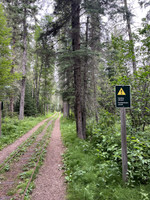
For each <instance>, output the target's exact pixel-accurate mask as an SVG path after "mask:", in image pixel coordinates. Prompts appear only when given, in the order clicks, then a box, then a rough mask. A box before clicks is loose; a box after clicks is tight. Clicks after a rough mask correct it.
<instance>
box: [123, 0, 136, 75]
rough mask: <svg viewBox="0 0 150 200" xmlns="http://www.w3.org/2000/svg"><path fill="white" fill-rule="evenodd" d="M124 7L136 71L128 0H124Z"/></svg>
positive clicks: (134, 70) (134, 69) (134, 64)
mask: <svg viewBox="0 0 150 200" xmlns="http://www.w3.org/2000/svg"><path fill="white" fill-rule="evenodd" d="M124 7H125V12H126V21H127V27H128V35H129V41H130V48H131V52H132V66H133V72H136V60H135V51H134V43H133V37H132V31H131V24H130V14H129V10H128V5H127V0H124Z"/></svg>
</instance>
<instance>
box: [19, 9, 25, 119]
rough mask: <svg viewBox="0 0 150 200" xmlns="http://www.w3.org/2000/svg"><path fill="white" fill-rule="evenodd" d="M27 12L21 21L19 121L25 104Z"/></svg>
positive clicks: (22, 116) (22, 115)
mask: <svg viewBox="0 0 150 200" xmlns="http://www.w3.org/2000/svg"><path fill="white" fill-rule="evenodd" d="M26 15H27V10H26V8H24V19H23V60H22V81H21V83H22V84H21V97H20V112H19V119H20V120H22V119H23V118H24V104H25V102H24V101H25V85H26V64H27V22H26V17H27V16H26Z"/></svg>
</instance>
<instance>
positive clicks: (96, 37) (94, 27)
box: [91, 13, 100, 122]
mask: <svg viewBox="0 0 150 200" xmlns="http://www.w3.org/2000/svg"><path fill="white" fill-rule="evenodd" d="M99 26H100V21H99V15H98V14H97V13H95V14H93V15H92V16H91V38H92V41H91V50H92V51H93V52H97V51H99V46H98V45H99V43H100V29H99ZM97 68H98V58H97V55H94V56H93V58H92V69H91V70H92V83H93V107H94V113H95V119H96V122H98V105H97V91H96V86H97V80H96V76H95V74H96V72H97Z"/></svg>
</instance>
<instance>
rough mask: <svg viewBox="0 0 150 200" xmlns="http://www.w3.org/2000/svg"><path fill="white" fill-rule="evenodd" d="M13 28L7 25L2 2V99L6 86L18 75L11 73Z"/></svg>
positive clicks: (0, 24)
mask: <svg viewBox="0 0 150 200" xmlns="http://www.w3.org/2000/svg"><path fill="white" fill-rule="evenodd" d="M10 32H11V29H10V28H8V27H7V21H6V17H5V16H4V11H3V7H2V5H1V4H0V91H1V94H0V99H1V98H3V96H4V94H3V92H4V89H5V86H9V84H10V83H12V82H13V80H14V79H15V78H16V77H17V76H16V74H11V73H10V71H11V68H12V64H11V63H12V61H11V50H10V41H11V33H10Z"/></svg>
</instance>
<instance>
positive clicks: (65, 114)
mask: <svg viewBox="0 0 150 200" xmlns="http://www.w3.org/2000/svg"><path fill="white" fill-rule="evenodd" d="M69 109H70V107H69V103H68V102H67V101H64V102H63V117H69Z"/></svg>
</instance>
